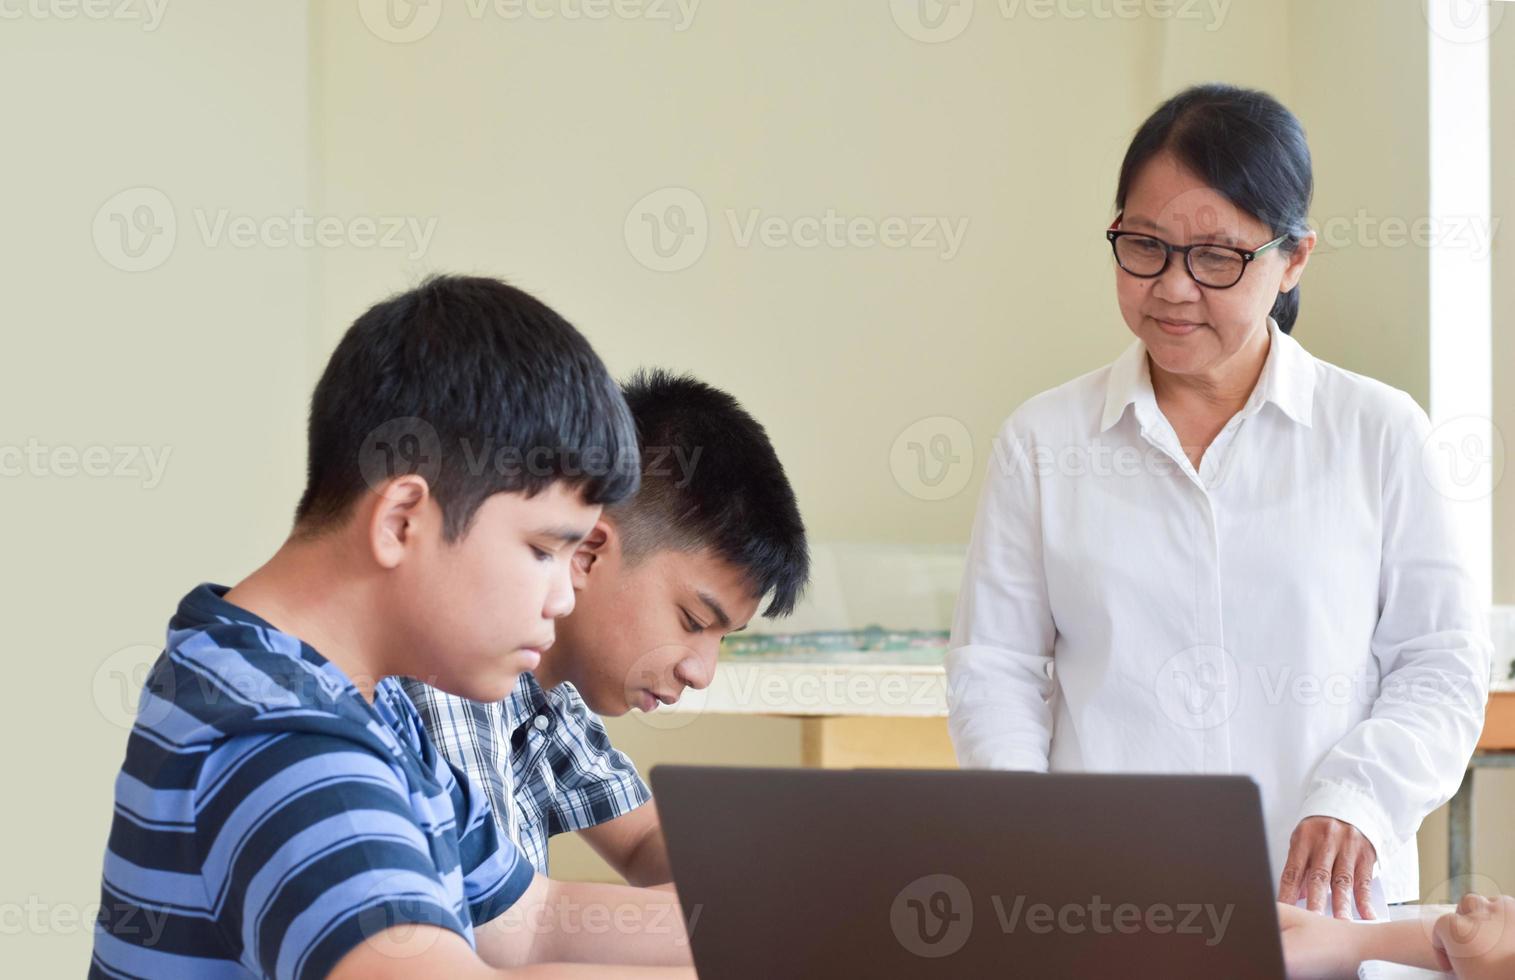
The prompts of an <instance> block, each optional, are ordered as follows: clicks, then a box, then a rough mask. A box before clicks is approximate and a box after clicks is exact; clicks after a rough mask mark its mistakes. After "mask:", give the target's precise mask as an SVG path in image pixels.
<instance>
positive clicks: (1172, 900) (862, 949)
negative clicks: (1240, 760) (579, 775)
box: [652, 766, 1284, 980]
mask: <svg viewBox="0 0 1515 980" xmlns="http://www.w3.org/2000/svg"><path fill="white" fill-rule="evenodd" d="M652 785H653V791H654V796H655V798H656V799H657V802H658V811H659V813H660V815H661V817H662V822H663V830H664V834H665V835H666V836H667V840H668V851H669V857H670V860H671V861H672V864H673V873H674V879H675V882H676V884H677V887H678V892H679V898H680V900H681V901H682V903H683V906H684V915H685V918H686V920H687V922H688V924H689V927H690V941H691V944H692V947H693V953H694V962H695V967H696V969H697V971H698V972H699V974H700V976H701V977H707V978H716V980H781V978H782V980H791V978H809V977H815V978H825V980H842V978H851V977H857V978H863V977H867V978H869V980H877V978H895V977H908V978H917V977H922V978H931V977H943V978H945V977H951V978H954V980H962V978H973V977H995V978H1002V977H1034V978H1037V980H1053V978H1062V977H1067V978H1077V980H1097V978H1104V977H1112V978H1146V977H1153V978H1158V977H1161V978H1164V980H1168V978H1175V977H1180V978H1200V980H1204V978H1217V980H1220V978H1224V980H1282V978H1283V977H1284V963H1283V951H1282V946H1281V943H1280V940H1279V932H1278V917H1277V913H1276V911H1275V905H1274V894H1273V882H1272V873H1271V871H1270V869H1269V866H1268V857H1267V847H1266V843H1265V838H1264V834H1263V821H1262V807H1261V800H1260V797H1259V794H1258V789H1257V784H1256V783H1254V782H1253V781H1252V780H1251V779H1249V778H1247V777H1244V776H1157V775H1154V776H1137V775H1094V774H1082V773H1081V774H1052V775H1047V774H1037V773H1014V772H990V771H974V770H966V771H949V770H926V771H914V770H822V769H744V768H710V767H696V766H658V767H656V768H654V769H653V770H652Z"/></svg>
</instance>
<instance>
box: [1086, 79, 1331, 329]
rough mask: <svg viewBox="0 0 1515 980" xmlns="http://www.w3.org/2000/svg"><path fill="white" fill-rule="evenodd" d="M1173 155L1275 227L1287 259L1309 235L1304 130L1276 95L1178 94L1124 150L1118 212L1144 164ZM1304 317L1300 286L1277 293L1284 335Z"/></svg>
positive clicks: (1208, 89) (1197, 90)
mask: <svg viewBox="0 0 1515 980" xmlns="http://www.w3.org/2000/svg"><path fill="white" fill-rule="evenodd" d="M1162 153H1171V154H1172V155H1173V156H1174V157H1175V158H1176V159H1177V160H1178V162H1179V163H1180V164H1181V165H1182V166H1183V167H1184V168H1185V169H1187V170H1189V171H1191V172H1192V173H1193V174H1194V175H1195V176H1197V177H1198V178H1199V179H1200V180H1203V181H1204V182H1205V183H1206V184H1208V185H1210V186H1211V187H1212V188H1214V189H1215V190H1216V192H1218V193H1219V194H1220V195H1221V196H1223V197H1225V198H1226V200H1228V201H1230V202H1231V203H1232V204H1234V205H1236V206H1237V207H1238V208H1241V209H1242V210H1243V211H1245V212H1247V213H1248V214H1250V215H1252V216H1253V217H1255V218H1256V219H1257V220H1259V221H1261V222H1262V223H1263V224H1265V225H1267V226H1268V227H1269V228H1271V229H1273V235H1274V237H1277V236H1279V235H1287V236H1288V238H1286V239H1285V240H1284V241H1282V242H1280V243H1279V250H1280V251H1281V252H1283V253H1285V254H1287V253H1289V252H1292V251H1294V249H1296V248H1298V247H1299V240H1300V238H1301V237H1302V236H1303V235H1305V234H1306V233H1307V232H1308V231H1309V230H1310V228H1309V224H1308V223H1307V220H1306V217H1307V215H1308V213H1309V210H1310V197H1311V194H1312V193H1313V190H1314V178H1313V176H1312V174H1311V169H1310V147H1309V145H1308V144H1306V142H1305V131H1304V127H1302V126H1301V125H1300V124H1299V120H1298V119H1296V118H1295V116H1294V113H1292V112H1290V111H1289V110H1288V109H1286V108H1284V106H1283V104H1282V103H1280V102H1279V101H1278V100H1277V99H1275V98H1273V96H1271V95H1269V94H1268V93H1266V92H1259V91H1256V90H1253V89H1245V88H1237V87H1236V86H1234V85H1219V84H1211V85H1196V86H1194V87H1193V88H1188V89H1185V90H1184V91H1182V92H1180V93H1178V94H1177V95H1175V96H1173V98H1171V99H1169V100H1168V101H1167V102H1164V103H1163V104H1162V105H1161V106H1159V107H1158V109H1157V111H1156V112H1154V113H1152V115H1151V116H1149V117H1148V118H1147V121H1146V122H1144V123H1142V126H1141V128H1140V129H1138V130H1137V131H1136V136H1135V137H1133V138H1132V140H1131V146H1130V147H1129V148H1128V149H1127V150H1126V159H1125V160H1124V161H1123V162H1122V163H1121V167H1120V183H1119V184H1118V185H1117V187H1116V190H1115V207H1116V209H1117V210H1124V209H1125V207H1126V195H1127V194H1128V193H1129V192H1130V190H1131V184H1132V182H1133V181H1134V180H1135V179H1136V175H1137V174H1138V173H1140V172H1141V169H1142V167H1143V166H1145V165H1146V164H1147V162H1148V161H1150V160H1151V159H1152V158H1153V157H1156V156H1158V155H1159V154H1162ZM1298 317H1299V287H1298V286H1295V287H1294V288H1293V289H1291V290H1290V291H1289V292H1287V293H1280V294H1279V296H1278V300H1277V302H1275V303H1274V304H1273V319H1275V320H1277V321H1278V326H1279V328H1280V329H1281V330H1283V332H1284V333H1288V332H1289V331H1290V330H1292V329H1293V328H1294V321H1295V320H1296V319H1298Z"/></svg>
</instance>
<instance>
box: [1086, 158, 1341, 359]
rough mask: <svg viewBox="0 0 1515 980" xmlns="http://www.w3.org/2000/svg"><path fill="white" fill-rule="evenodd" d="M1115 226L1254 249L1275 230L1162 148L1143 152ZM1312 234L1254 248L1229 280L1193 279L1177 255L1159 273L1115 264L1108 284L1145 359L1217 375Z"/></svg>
mask: <svg viewBox="0 0 1515 980" xmlns="http://www.w3.org/2000/svg"><path fill="white" fill-rule="evenodd" d="M1120 229H1121V230H1123V231H1140V232H1145V233H1147V234H1150V235H1152V236H1153V237H1155V238H1160V239H1162V240H1163V241H1165V242H1167V243H1168V244H1170V245H1193V244H1196V243H1200V242H1209V243H1212V244H1217V245H1229V246H1232V247H1233V248H1241V249H1248V250H1251V249H1256V248H1258V247H1259V246H1261V245H1264V244H1266V243H1267V242H1270V241H1272V240H1273V238H1274V237H1275V236H1274V234H1273V231H1272V229H1271V228H1269V227H1268V226H1267V225H1265V224H1263V223H1262V222H1261V221H1259V220H1258V219H1257V218H1255V217H1253V216H1252V215H1250V214H1248V213H1246V212H1245V211H1242V210H1240V209H1239V208H1237V207H1236V206H1235V205H1234V204H1232V203H1231V202H1230V201H1228V200H1226V198H1225V197H1223V196H1221V194H1220V193H1219V192H1217V191H1216V190H1215V189H1214V188H1212V187H1210V186H1208V185H1207V184H1205V182H1204V181H1202V180H1200V179H1199V178H1198V177H1196V176H1195V175H1194V174H1192V173H1190V172H1189V171H1188V170H1186V169H1185V168H1184V167H1182V166H1181V165H1180V164H1179V162H1178V161H1177V160H1176V159H1175V158H1174V157H1173V156H1172V155H1170V154H1168V153H1161V154H1159V155H1157V156H1155V157H1153V158H1152V159H1151V160H1149V161H1148V162H1147V164H1146V166H1144V167H1143V168H1142V169H1141V170H1139V171H1138V172H1137V175H1136V177H1135V179H1134V180H1133V181H1132V183H1131V187H1130V188H1129V189H1128V191H1127V194H1126V206H1125V209H1124V210H1123V211H1122V212H1121V221H1120ZM1314 244H1315V236H1314V234H1313V233H1311V234H1309V235H1307V236H1305V240H1303V241H1302V242H1301V243H1300V245H1299V247H1298V248H1296V249H1295V250H1294V252H1293V253H1285V252H1283V251H1282V250H1281V249H1280V248H1278V247H1277V246H1275V247H1273V248H1270V249H1268V250H1267V251H1266V252H1264V253H1262V254H1261V255H1259V256H1258V257H1257V258H1256V259H1254V260H1253V261H1252V262H1251V263H1250V264H1249V265H1248V266H1247V270H1246V273H1245V274H1244V275H1243V276H1242V277H1241V281H1240V282H1238V283H1237V284H1236V285H1234V286H1232V287H1230V288H1229V289H1211V288H1207V287H1204V286H1201V285H1200V284H1199V283H1197V282H1195V281H1194V280H1193V278H1191V277H1190V276H1189V273H1188V270H1187V269H1185V267H1184V263H1183V260H1182V256H1180V255H1177V254H1175V255H1173V256H1172V257H1171V258H1170V260H1169V262H1168V267H1167V269H1165V270H1164V271H1163V273H1162V275H1160V276H1158V277H1156V278H1155V279H1142V278H1139V277H1137V276H1133V275H1130V274H1129V273H1127V272H1125V271H1123V270H1121V269H1120V267H1119V266H1117V267H1116V269H1115V292H1116V297H1117V298H1118V300H1119V302H1120V312H1121V316H1122V317H1124V318H1125V321H1126V326H1128V327H1130V328H1131V332H1132V333H1134V334H1136V336H1138V337H1140V338H1141V339H1142V341H1143V342H1144V343H1145V344H1146V347H1147V352H1148V354H1149V355H1150V356H1151V357H1152V360H1153V362H1154V363H1155V364H1156V365H1157V366H1158V367H1159V368H1161V369H1163V370H1164V371H1167V372H1169V373H1170V374H1176V375H1184V376H1189V377H1196V378H1200V379H1207V380H1219V379H1223V378H1225V377H1226V375H1227V367H1228V365H1229V364H1232V363H1240V362H1244V361H1247V360H1248V359H1247V358H1245V357H1243V358H1240V359H1238V360H1233V359H1237V357H1238V355H1239V354H1244V353H1245V352H1248V351H1253V350H1256V349H1257V347H1258V346H1259V345H1261V344H1262V343H1263V337H1264V336H1265V334H1266V331H1267V329H1268V313H1269V311H1271V310H1272V309H1273V303H1274V301H1275V300H1277V298H1278V294H1279V293H1280V292H1283V291H1287V290H1289V289H1293V288H1294V286H1295V285H1296V284H1297V283H1298V282H1299V278H1300V276H1301V275H1302V274H1303V272H1304V268H1305V262H1306V261H1307V260H1308V258H1309V254H1310V249H1311V248H1312V247H1313V246H1314Z"/></svg>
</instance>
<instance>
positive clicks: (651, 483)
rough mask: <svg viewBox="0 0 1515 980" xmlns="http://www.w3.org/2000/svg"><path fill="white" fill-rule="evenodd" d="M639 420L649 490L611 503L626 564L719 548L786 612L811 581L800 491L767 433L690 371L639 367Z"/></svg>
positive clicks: (632, 384)
mask: <svg viewBox="0 0 1515 980" xmlns="http://www.w3.org/2000/svg"><path fill="white" fill-rule="evenodd" d="M621 390H622V393H623V394H625V396H626V403H627V404H628V405H630V406H631V415H632V418H633V419H635V420H636V430H637V440H638V445H639V447H640V450H641V463H642V486H641V489H640V490H639V491H638V492H637V494H636V496H635V497H633V498H631V499H629V500H627V501H625V502H624V503H621V504H619V505H617V506H616V507H614V508H613V509H611V511H610V513H611V514H612V516H613V517H614V519H615V521H616V523H617V526H618V527H619V529H620V531H621V537H622V540H623V542H624V544H623V548H624V550H625V552H626V555H627V560H628V561H630V562H635V561H637V560H639V559H640V558H643V557H645V556H646V555H648V554H650V553H652V552H655V551H661V550H667V549H676V550H698V549H702V548H708V549H710V550H711V551H712V552H713V553H714V554H715V555H716V556H717V557H718V558H720V559H722V560H723V561H727V562H730V563H731V564H733V565H735V566H736V567H737V568H739V569H742V570H743V571H745V572H746V573H747V576H748V581H749V582H750V584H751V588H752V594H753V595H754V596H755V597H757V598H759V599H761V598H762V597H763V596H765V595H769V594H770V593H771V595H772V598H771V599H770V600H769V603H768V608H767V609H766V610H764V612H763V615H764V616H767V617H770V618H772V617H775V616H787V615H789V614H790V613H791V612H793V611H794V607H795V604H796V603H797V602H798V601H799V598H800V596H801V595H802V594H803V592H804V590H805V585H806V583H807V582H808V581H809V579H810V550H809V547H808V546H807V544H806V542H805V525H804V522H803V521H801V520H800V509H799V505H798V504H797V503H796V502H795V499H794V490H793V489H791V488H790V486H789V479H788V477H786V476H785V475H784V467H783V466H782V465H781V464H780V463H779V458H778V454H777V453H775V452H774V451H773V444H772V443H771V442H769V441H768V433H767V432H765V431H764V430H763V427H762V426H761V425H759V424H758V421H757V420H756V419H754V418H753V417H752V416H751V415H749V414H747V412H746V411H744V410H743V409H742V406H741V405H740V404H738V403H737V400H736V399H735V398H733V397H731V396H730V395H728V394H727V393H726V392H724V391H721V390H720V389H719V388H714V387H711V386H710V385H708V384H705V383H704V382H702V381H699V380H696V379H695V378H692V377H689V376H687V375H675V374H672V373H670V372H667V371H661V370H649V371H640V372H638V373H637V374H635V375H633V376H632V377H631V378H630V379H628V380H627V381H626V382H625V383H624V384H623V385H622V386H621Z"/></svg>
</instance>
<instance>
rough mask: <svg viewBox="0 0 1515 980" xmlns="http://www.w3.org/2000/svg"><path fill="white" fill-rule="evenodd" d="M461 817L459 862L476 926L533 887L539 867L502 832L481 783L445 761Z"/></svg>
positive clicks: (459, 821)
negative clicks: (533, 865)
mask: <svg viewBox="0 0 1515 980" xmlns="http://www.w3.org/2000/svg"><path fill="white" fill-rule="evenodd" d="M443 768H445V769H446V771H447V776H446V777H444V779H449V780H450V781H451V785H449V786H448V787H447V788H448V790H449V792H451V793H452V794H453V800H454V804H455V806H454V808H455V809H456V811H457V813H458V826H459V832H458V864H459V869H460V871H461V872H462V874H463V892H464V894H465V895H466V896H467V900H468V912H469V915H470V916H471V917H472V919H473V924H474V925H476V926H477V925H483V924H484V923H486V922H488V921H489V920H491V919H493V918H494V917H495V916H497V915H499V914H500V913H501V912H504V911H505V910H506V909H508V908H510V907H511V906H512V905H514V904H515V903H516V902H517V901H519V900H520V898H521V896H522V895H523V894H525V892H526V889H527V888H529V887H531V881H532V878H534V877H535V876H536V869H535V868H533V867H532V866H531V862H529V861H527V860H526V858H525V857H524V856H523V855H522V854H521V852H520V851H519V850H517V849H516V846H515V844H513V843H512V842H511V840H510V838H508V837H506V836H504V835H503V834H501V833H500V830H499V826H498V823H497V822H496V821H495V819H494V817H493V814H492V812H491V810H490V803H489V798H488V796H487V795H486V794H485V792H484V787H483V786H481V785H480V784H479V782H478V780H477V779H475V778H474V777H473V775H472V774H471V773H469V772H468V771H467V770H465V769H462V768H459V767H458V766H456V765H454V764H453V763H452V762H451V761H447V762H445V763H444V766H443Z"/></svg>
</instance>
